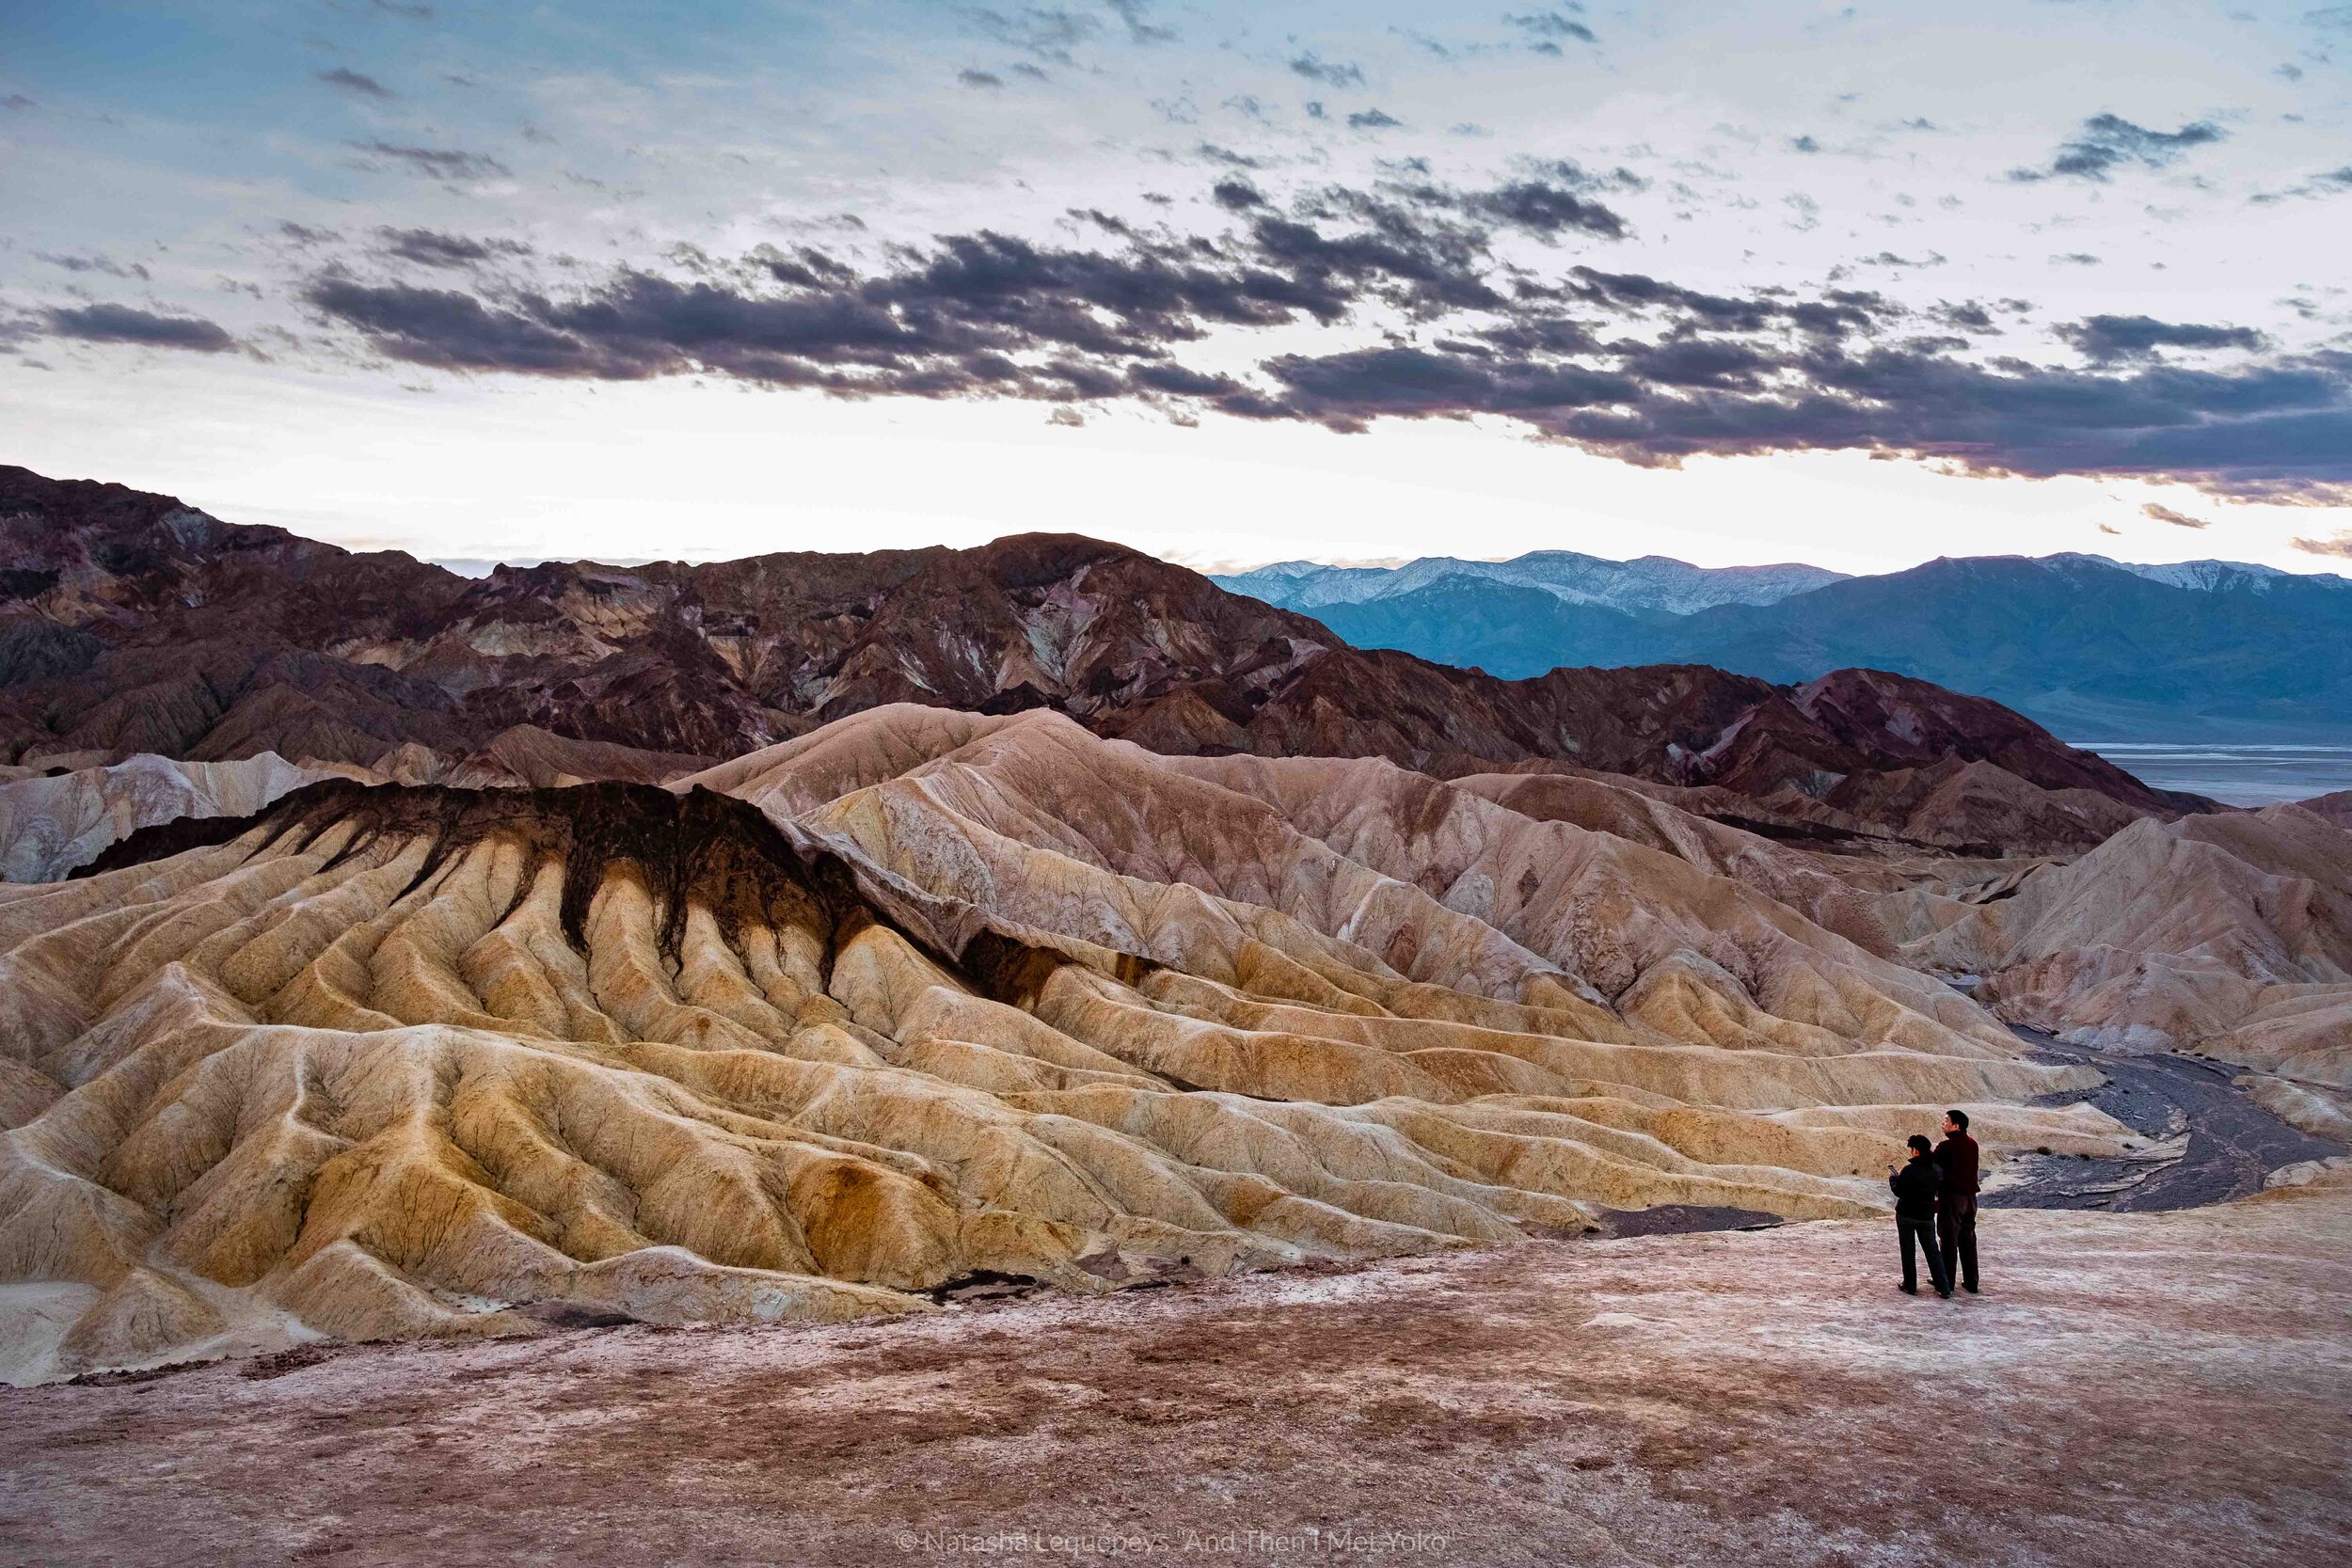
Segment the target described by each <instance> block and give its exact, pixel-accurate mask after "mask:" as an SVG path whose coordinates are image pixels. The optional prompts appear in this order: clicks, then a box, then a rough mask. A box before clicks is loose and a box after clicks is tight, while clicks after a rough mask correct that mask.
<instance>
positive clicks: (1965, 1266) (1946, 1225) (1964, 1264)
mask: <svg viewBox="0 0 2352 1568" xmlns="http://www.w3.org/2000/svg"><path fill="white" fill-rule="evenodd" d="M1935 1228H1936V1230H1937V1232H1938V1240H1939V1242H1940V1243H1941V1244H1942V1247H1943V1252H1944V1279H1945V1282H1946V1283H1947V1284H1949V1283H1950V1282H1951V1280H1952V1278H1953V1274H1954V1271H1955V1270H1957V1271H1958V1274H1959V1278H1960V1281H1961V1283H1962V1284H1963V1285H1965V1286H1967V1287H1968V1288H1969V1289H1970V1290H1972V1291H1973V1290H1975V1289H1976V1288H1977V1195H1976V1194H1974V1193H1967V1194H1963V1195H1962V1196H1957V1197H1955V1196H1952V1195H1951V1194H1950V1193H1946V1194H1945V1195H1944V1201H1943V1203H1942V1204H1941V1205H1940V1206H1939V1208H1938V1212H1937V1213H1936V1216H1935Z"/></svg>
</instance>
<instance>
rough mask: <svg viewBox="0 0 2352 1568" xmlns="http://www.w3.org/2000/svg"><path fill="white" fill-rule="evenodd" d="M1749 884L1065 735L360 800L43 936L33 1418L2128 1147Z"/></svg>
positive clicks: (1427, 793) (1, 961)
mask: <svg viewBox="0 0 2352 1568" xmlns="http://www.w3.org/2000/svg"><path fill="white" fill-rule="evenodd" d="M1732 851H1733V852H1735V858H1736V856H1737V854H1738V853H1750V854H1751V857H1752V858H1753V853H1754V852H1752V851H1748V850H1746V849H1743V848H1742V847H1739V846H1733V847H1732ZM1713 867H1714V863H1713V862H1711V861H1709V860H1708V858H1707V857H1706V856H1705V855H1699V854H1692V853H1690V852H1688V851H1686V852H1683V853H1677V852H1673V851H1671V850H1669V849H1666V848H1661V847H1656V846H1654V845H1652V844H1649V843H1643V842H1635V841H1634V840H1633V839H1630V838H1628V837H1623V836H1619V835H1617V834H1615V833H1613V832H1600V831H1596V830H1594V829H1591V828H1587V827H1584V826H1580V825H1579V823H1578V822H1576V821H1572V820H1567V819H1565V816H1529V815H1525V814H1522V813H1519V812H1517V811H1514V810H1512V809H1511V808H1510V807H1509V806H1508V805H1506V804H1503V803H1501V802H1499V801H1498V800H1492V799H1489V798H1487V796H1486V794H1483V793H1481V792H1480V791H1478V790H1477V789H1472V788H1461V787H1455V786H1452V785H1446V784H1438V783H1436V782H1434V781H1432V780H1429V779H1426V778H1423V777H1421V776H1420V775H1416V774H1411V773H1407V772H1404V771H1402V770H1400V769H1397V768H1393V767H1391V766H1390V765H1388V764H1385V763H1379V762H1327V761H1316V760H1305V761H1296V762H1267V761H1263V760H1257V759H1247V758H1232V759H1183V760H1178V759H1166V758H1160V757H1156V756H1154V755H1152V753H1150V752H1144V751H1141V750H1139V749H1137V748H1136V747H1134V746H1131V745H1128V744H1125V743H1123V742H1112V741H1104V740H1101V739H1098V738H1096V737H1094V736H1089V735H1088V734H1087V733H1086V732H1085V731H1083V730H1081V729H1079V728H1078V727H1077V726H1076V725H1074V724H1073V723H1071V722H1069V721H1066V720H1063V719H1060V718H1057V717H1056V716H1053V715H1050V714H1041V713H1040V714H1027V715H1022V716H1018V717H1014V718H1006V719H984V718H977V717H974V716H970V715H961V714H954V713H943V712H939V711H936V710H930V709H919V708H885V709H879V710H875V711H873V712H869V713H866V714H862V715H859V716H857V717H855V718H853V719H850V720H845V721H841V722H840V723H837V724H834V725H832V726H829V727H827V728H826V729H823V730H820V731H818V732H815V733H813V734H811V735H809V736H803V737H802V738H801V739H799V740H795V741H793V742H790V743H787V744H786V745H783V746H779V747H775V748H771V749H770V750H769V751H767V752H759V753H756V754H755V755H753V756H749V757H745V758H742V759H739V760H738V761H736V762H733V763H729V764H726V765H724V766H723V767H720V768H714V769H711V770H709V771H707V772H706V773H704V774H702V775H699V776H697V777H696V778H694V779H691V780H686V781H681V782H679V783H678V784H675V785H674V786H672V788H671V789H670V790H668V791H664V790H662V789H659V788H655V787H652V786H650V785H645V784H614V783H606V784H586V785H580V786H578V787H574V788H565V789H541V790H526V789H514V788H508V789H491V790H463V789H453V788H446V787H439V786H422V787H401V786H384V787H378V788H368V787H365V786H362V785H359V784H349V783H341V782H334V783H327V784H319V785H315V786H313V787H311V788H310V789H308V790H305V791H303V792H301V793H299V794H296V795H294V796H293V797H290V798H289V799H287V800H283V801H281V802H280V803H279V804H278V807H276V808H275V809H274V810H273V811H271V812H269V813H268V814H266V815H264V816H262V817H261V818H259V819H257V820H256V821H255V823H254V824H253V825H251V826H250V827H248V828H246V830H245V831H243V832H241V833H240V834H239V836H237V837H235V838H234V839H232V840H230V841H229V842H225V843H218V844H214V845H211V846H209V847H197V848H192V849H188V850H185V851H184V852H182V853H179V854H176V855H172V856H169V857H168V858H164V859H159V860H152V861H149V862H147V863H139V864H135V865H130V866H127V867H125V868H123V869H119V870H114V871H109V872H106V873H104V874H102V875H99V876H95V877H91V878H88V879H83V880H78V881H72V882H65V883H56V884H50V885H45V886H30V887H9V888H7V889H0V1111H5V1113H6V1119H7V1121H8V1126H9V1131H8V1132H7V1134H6V1137H5V1141H0V1350H4V1351H5V1353H6V1355H5V1360H6V1370H8V1373H9V1375H11V1376H13V1377H16V1378H18V1379H33V1378H40V1377H47V1376H55V1375H59V1374H62V1373H66V1372H71V1371H72V1370H77V1369H82V1368H87V1367H93V1366H100V1365H119V1364H129V1363H138V1362H151V1361H156V1360H166V1359H173V1358H178V1357H183V1356H189V1355H201V1354H218V1353H221V1352H223V1351H227V1350H232V1349H241V1348H255V1347H260V1346H263V1345H267V1344H273V1343H283V1342H285V1341H286V1340H288V1339H290V1338H303V1337H306V1336H310V1335H318V1334H331V1335H340V1336H344V1337H350V1338H368V1337H408V1336H428V1335H443V1336H446V1335H502V1334H527V1333H533V1332H538V1331H540V1329H541V1328H542V1325H543V1323H544V1322H546V1321H548V1320H549V1319H550V1318H551V1317H560V1316H561V1315H562V1313H563V1312H564V1311H565V1310H568V1309H572V1308H583V1307H584V1308H596V1309H600V1310H605V1311H616V1312H622V1313H627V1314H628V1315H630V1316H632V1317H636V1318H639V1319H644V1320H650V1321H657V1322H683V1321H736V1322H758V1321H767V1320H774V1319H784V1318H804V1319H829V1318H840V1317H847V1316H852V1315H858V1314H866V1313H876V1312H891V1311H915V1310H925V1309H928V1308H929V1307H930V1305H931V1304H930V1299H929V1298H928V1297H927V1295H926V1292H930V1291H935V1290H936V1289H937V1288H939V1287H942V1286H946V1285H949V1284H950V1283H952V1282H954V1281H957V1280H959V1279H962V1278H965V1277H967V1276H970V1275H975V1274H978V1273H984V1272H985V1273H991V1274H997V1275H1014V1276H1019V1277H1022V1278H1026V1279H1032V1280H1037V1281H1041V1282H1044V1283H1046V1284H1050V1285H1053V1286H1057V1287H1060V1288H1063V1289H1068V1290H1072V1291H1105V1290H1111V1289H1116V1288H1118V1287H1119V1286H1120V1284H1121V1283H1123V1282H1129V1281H1134V1280H1136V1279H1140V1278H1147V1277H1152V1276H1154V1275H1163V1274H1165V1273H1167V1272H1168V1271H1171V1270H1184V1269H1189V1270H1196V1271H1200V1272H1206V1273H1219V1272H1227V1271H1232V1270H1235V1269H1246V1268H1253V1267H1263V1266H1267V1265H1272V1264H1279V1263H1282V1262H1287V1261H1293V1260H1297V1259H1306V1258H1315V1257H1345V1258H1361V1257H1369V1256H1377V1255H1384V1254H1393V1253H1404V1252H1412V1251H1419V1250H1425V1249H1430V1248H1439V1247H1447V1246H1453V1245H1459V1244H1464V1243H1491V1242H1497V1241H1505V1240H1509V1239H1511V1238H1514V1237H1517V1236H1520V1235H1524V1234H1529V1233H1531V1232H1542V1233H1555V1232H1560V1231H1574V1230H1579V1229H1582V1228H1585V1227H1588V1226H1590V1225H1591V1224H1592V1223H1593V1220H1594V1216H1595V1214H1596V1212H1597V1211H1598V1210H1603V1209H1610V1210H1619V1209H1639V1208H1645V1207H1650V1206H1654V1205H1660V1204H1668V1203H1673V1204H1692V1205H1712V1206H1724V1207H1730V1208H1738V1209H1745V1210H1757V1211H1768V1212H1773V1213H1779V1214H1784V1215H1789V1216H1794V1217H1830V1216H1845V1215H1859V1214H1865V1213H1868V1212H1872V1211H1873V1210H1874V1209H1875V1208H1877V1207H1878V1206H1880V1205H1881V1204H1883V1201H1884V1191H1883V1183H1882V1182H1881V1181H1880V1180H1879V1179H1878V1176H1877V1174H1876V1173H1877V1171H1878V1168H1879V1163H1880V1162H1881V1161H1882V1160H1883V1159H1885V1158H1887V1157H1888V1156H1889V1155H1891V1154H1892V1153H1893V1151H1894V1150H1895V1149H1896V1148H1898V1147H1899V1139H1900V1137H1901V1135H1902V1134H1903V1133H1905V1132H1910V1131H1914V1130H1918V1129H1924V1128H1926V1127H1928V1126H1930V1125H1931V1122H1932V1118H1933V1115H1934V1112H1935V1111H1936V1110H1938V1109H1940V1108H1941V1107H1942V1106H1944V1105H1946V1104H1951V1103H1961V1104H1969V1105H1974V1106H1977V1107H1979V1110H1980V1111H1981V1113H1982V1114H1981V1115H1980V1117H1979V1125H1980V1126H1981V1127H1983V1128H1984V1129H1985V1132H1986V1142H1987V1146H1988V1150H1989V1152H1991V1153H1993V1154H1994V1155H1995V1156H1996V1157H1997V1155H1998V1154H1999V1153H2000V1151H2001V1150H2003V1149H2005V1148H2015V1147H2018V1146H2021V1145H2022V1146H2026V1147H2032V1146H2037V1145H2049V1146H2052V1147H2060V1148H2067V1149H2078V1150H2081V1151H2084V1152H2104V1151H2109V1150H2112V1149H2113V1148H2116V1147H2117V1146H2118V1145H2119V1144H2120V1141H2121V1139H2122V1135H2123V1130H2122V1128H2121V1127H2120V1126H2118V1125H2117V1124H2115V1123H2113V1122H2112V1121H2109V1120H2107V1119H2106V1117H2103V1116H2100V1115H2099V1114H2097V1113H2095V1112H2090V1111H2088V1110H2086V1109H2083V1108H2080V1107H2076V1108H2073V1109H2068V1110H2048V1109H2035V1108H2032V1107H2030V1106H2028V1105H2026V1104H2025V1103H2024V1102H2025V1101H2029V1100H2031V1099H2032V1098H2034V1097H2036V1096H2039V1095H2042V1094H2044V1093H2047V1092H2050V1091H2053V1090H2057V1089H2061V1088H2067V1087H2076V1086H2081V1085H2086V1084H2088V1083H2090V1082H2092V1081H2093V1080H2092V1079H2091V1077H2090V1075H2089V1074H2088V1073H2085V1072H2083V1071H2081V1070H2079V1069H2054V1068H2050V1067H2045V1066H2040V1065H2035V1064H2032V1063H2029V1062H2027V1061H2026V1060H2024V1059H2023V1057H2022V1054H2021V1049H2020V1047H2019V1046H2018V1045H2017V1043H2016V1042H2015V1041H2014V1039H2013V1038H2012V1037H2010V1035H2009V1034H2008V1033H2007V1032H2006V1031H2005V1030H2003V1029H2002V1028H2001V1027H1999V1026H1998V1025H1997V1024H1995V1023H1994V1022H1993V1021H1992V1020H1991V1019H1990V1018H1989V1017H1987V1016H1986V1015H1985V1014H1984V1013H1983V1012H1982V1011H1980V1010H1979V1008H1977V1007H1976V1006H1974V1005H1973V1004H1971V1003H1969V1002H1968V1001H1966V1000H1965V999H1963V997H1962V996H1960V995H1959V994H1958V993H1956V992H1954V991H1951V990H1947V989H1945V988H1943V987H1941V986H1939V985H1938V984H1936V983H1935V982H1933V981H1931V980H1929V979H1926V978H1924V977H1923V976H1921V975H1920V974H1916V973H1915V972H1913V971H1910V970H1906V969H1904V968H1901V967H1899V965H1897V964H1895V963H1893V962H1891V961H1889V960H1888V959H1887V958H1885V957H1883V956H1882V955H1881V954H1879V953H1877V952H1873V951H1871V950H1870V948H1869V946H1867V945H1865V944H1861V943H1858V942H1855V941H1853V940H1850V939H1849V937H1847V936H1845V935H1840V934H1837V933H1836V932H1833V931H1831V930H1828V929H1824V928H1823V927H1821V926H1820V925H1817V924H1815V923H1814V922H1813V921H1811V920H1809V919H1808V918H1806V916H1805V915H1804V914H1803V913H1801V912H1798V911H1796V910H1795V909H1792V908H1790V907H1788V906H1787V905H1784V904H1782V903H1780V902H1777V901H1775V900H1774V899H1773V898H1772V897H1769V896H1767V895H1765V894H1764V893H1762V892H1760V891H1758V889H1757V887H1756V885H1754V879H1755V877H1756V876H1762V875H1767V874H1768V873H1769V874H1774V875H1777V874H1779V873H1772V871H1771V868H1770V867H1763V868H1760V869H1759V868H1756V867H1751V872H1752V875H1751V876H1749V877H1747V878H1737V877H1730V876H1724V875H1719V874H1717V872H1716V869H1714V868H1713ZM1734 869H1736V868H1734ZM1790 875H1793V873H1790ZM1799 880H1800V881H1802V880H1804V879H1803V878H1799ZM1806 885H1808V886H1811V885H1812V884H1810V883H1807V884H1806ZM1815 891H1816V892H1820V893H1824V894H1826V891H1827V890H1825V889H1820V888H1818V887H1817V888H1815Z"/></svg>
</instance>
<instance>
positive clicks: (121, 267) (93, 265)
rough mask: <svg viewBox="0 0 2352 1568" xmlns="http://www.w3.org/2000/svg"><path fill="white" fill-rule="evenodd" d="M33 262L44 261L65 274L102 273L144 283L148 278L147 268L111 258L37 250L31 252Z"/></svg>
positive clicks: (136, 263) (133, 262) (132, 262)
mask: <svg viewBox="0 0 2352 1568" xmlns="http://www.w3.org/2000/svg"><path fill="white" fill-rule="evenodd" d="M33 260H34V261H46V262H48V263H49V264H50V265H51V266H53V267H61V268H63V269H64V270H65V271H67V272H95V273H103V274H105V275H106V276H107V277H135V278H137V279H139V280H140V281H141V282H145V281H146V280H147V276H148V274H147V268H146V267H144V266H142V265H141V264H140V263H138V262H136V261H116V260H115V259H114V258H113V257H111V256H97V255H92V256H68V255H56V254H53V253H51V252H49V251H46V250H37V251H35V252H33Z"/></svg>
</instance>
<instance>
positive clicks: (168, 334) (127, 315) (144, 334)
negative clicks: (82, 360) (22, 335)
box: [46, 305, 237, 354]
mask: <svg viewBox="0 0 2352 1568" xmlns="http://www.w3.org/2000/svg"><path fill="white" fill-rule="evenodd" d="M46 314H47V321H48V326H49V333H48V335H49V336H51V337H53V338H71V339H74V340H75V341H80V342H85V343H135V344H138V345H140V346H142V347H146V348H184V349H193V350H195V351H196V352H198V353H199V354H218V353H220V352H222V351H223V350H226V349H232V348H235V347H236V346H237V341H236V339H234V338H232V337H230V335H229V334H228V332H227V331H226V330H225V329H224V328H222V327H221V326H220V325H217V324H216V323H214V322H208V321H205V320H203V319H202V318H200V317H198V316H167V315H160V314H158V313H157V312H155V311H152V310H142V309H138V308H137V307H135V306H131V305H79V306H75V307H73V308H72V309H61V310H51V311H48V312H47V313H46Z"/></svg>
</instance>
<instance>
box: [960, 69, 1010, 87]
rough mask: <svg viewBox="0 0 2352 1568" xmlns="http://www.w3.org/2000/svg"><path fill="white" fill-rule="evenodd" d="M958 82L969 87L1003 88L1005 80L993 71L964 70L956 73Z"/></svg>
mask: <svg viewBox="0 0 2352 1568" xmlns="http://www.w3.org/2000/svg"><path fill="white" fill-rule="evenodd" d="M956 80H957V81H959V82H961V83H962V84H963V85H964V86H965V87H1003V86H1004V85H1005V79H1004V78H1003V77H1002V76H999V75H996V74H995V73H994V72H993V71H971V70H964V71H957V72H956Z"/></svg>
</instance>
